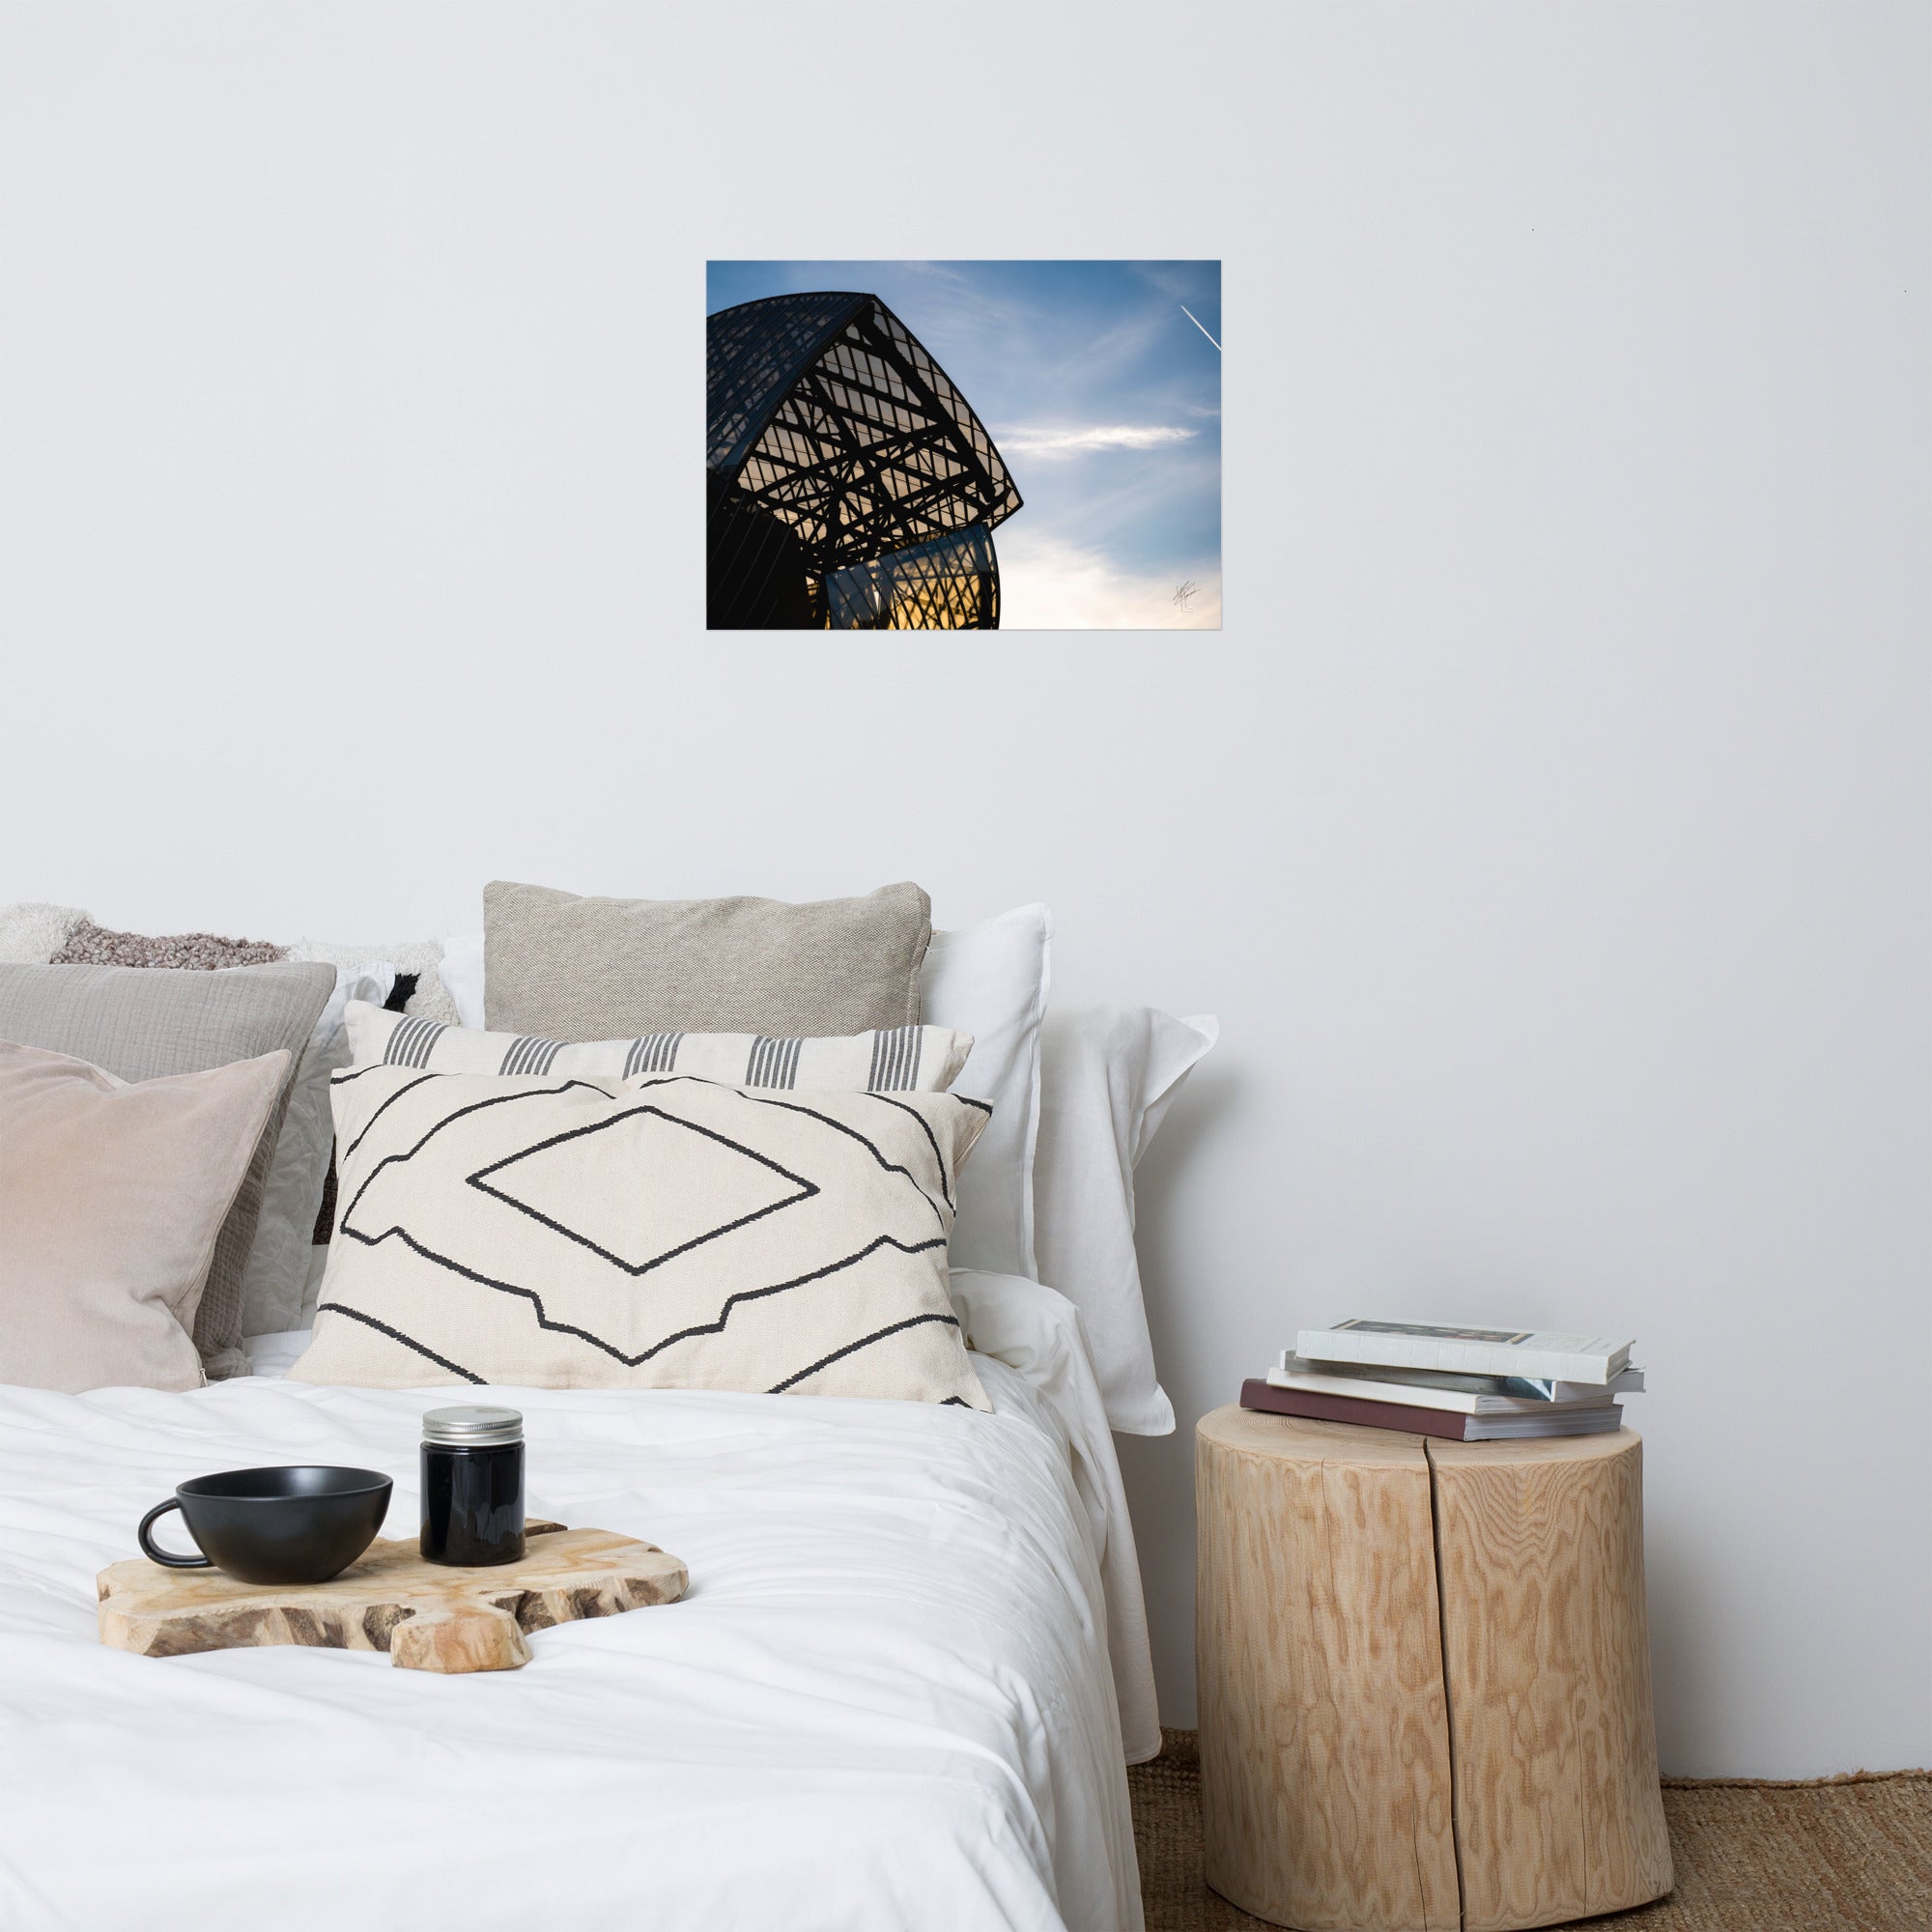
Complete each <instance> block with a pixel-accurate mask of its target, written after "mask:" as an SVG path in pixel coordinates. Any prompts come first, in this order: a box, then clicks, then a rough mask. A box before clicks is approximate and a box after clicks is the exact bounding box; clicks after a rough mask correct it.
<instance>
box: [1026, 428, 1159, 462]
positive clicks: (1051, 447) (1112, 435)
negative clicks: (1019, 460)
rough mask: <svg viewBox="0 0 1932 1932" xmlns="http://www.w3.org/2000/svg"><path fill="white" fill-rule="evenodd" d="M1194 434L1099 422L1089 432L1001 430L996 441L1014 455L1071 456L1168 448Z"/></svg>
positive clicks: (1074, 430) (1075, 430) (1080, 430)
mask: <svg viewBox="0 0 1932 1932" xmlns="http://www.w3.org/2000/svg"><path fill="white" fill-rule="evenodd" d="M1194 434H1195V432H1194V431H1193V430H1191V429H1171V428H1168V427H1167V426H1166V425H1164V424H1159V423H1096V424H1094V426H1093V427H1092V428H1090V429H1009V430H1002V431H1001V432H999V435H998V438H997V440H998V442H999V445H1000V447H1001V448H1002V449H1003V450H1009V451H1012V452H1013V453H1015V454H1024V455H1027V456H1071V455H1074V454H1075V453H1077V452H1078V451H1081V450H1086V449H1165V448H1167V447H1168V445H1169V444H1170V443H1176V442H1185V441H1186V440H1187V439H1188V438H1189V437H1191V436H1193V435H1194Z"/></svg>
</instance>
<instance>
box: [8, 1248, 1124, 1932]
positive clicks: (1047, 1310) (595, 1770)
mask: <svg viewBox="0 0 1932 1932" xmlns="http://www.w3.org/2000/svg"><path fill="white" fill-rule="evenodd" d="M955 1296H956V1298H957V1299H958V1300H959V1302H960V1305H961V1309H962V1314H963V1315H965V1316H966V1318H967V1325H968V1327H969V1329H970V1330H972V1332H973V1335H974V1340H975V1343H976V1345H977V1346H978V1347H980V1349H981V1350H982V1351H984V1350H992V1351H995V1352H997V1353H998V1354H1000V1355H1003V1356H1006V1357H1008V1358H1009V1359H1007V1360H998V1359H982V1360H981V1363H980V1374H981V1377H982V1378H983V1380H984V1382H985V1386H986V1391H987V1393H988V1395H989V1396H990V1397H991V1398H992V1400H993V1403H994V1406H995V1412H994V1413H993V1414H991V1415H980V1414H976V1413H973V1412H971V1411H968V1410H964V1409H959V1408H947V1407H933V1406H923V1405H918V1404H910V1403H894V1402H860V1401H836V1400H825V1399H813V1398H804V1397H767V1396H734V1395H721V1394H715V1393H688V1394H687V1393H669V1392H640V1393H611V1394H602V1393H592V1392H586V1391H569V1390H539V1389H526V1390H514V1391H513V1390H505V1391H502V1395H503V1398H504V1399H505V1400H507V1401H511V1402H513V1403H515V1404H516V1406H519V1407H521V1408H522V1409H523V1410H524V1413H525V1418H526V1435H527V1438H528V1442H529V1450H528V1460H529V1506H530V1510H531V1512H532V1514H534V1515H543V1516H549V1517H554V1518H556V1519H558V1520H562V1521H564V1522H568V1523H572V1524H580V1525H590V1526H596V1527H599V1528H604V1529H611V1530H618V1531H622V1532H624V1533H626V1534H629V1535H634V1536H639V1537H641V1538H644V1539H645V1540H647V1541H650V1542H653V1543H657V1544H660V1545H662V1546H663V1547H664V1548H667V1549H669V1550H672V1551H674V1552H675V1553H676V1554H677V1555H679V1556H681V1557H682V1558H684V1560H685V1562H686V1563H687V1564H688V1565H689V1566H690V1571H691V1577H692V1582H691V1590H690V1593H689V1595H688V1596H687V1597H686V1598H685V1600H684V1601H683V1602H682V1603H679V1604H675V1605H664V1606H660V1607H655V1608H651V1609H646V1610H639V1611H633V1612H631V1613H629V1614H627V1615H624V1616H619V1617H613V1618H610V1619H608V1620H603V1621H597V1622H588V1623H579V1624H571V1625H566V1626H564V1627H562V1628H560V1629H557V1630H554V1631H548V1632H545V1633H542V1634H539V1635H538V1636H537V1637H536V1638H535V1639H534V1640H533V1643H532V1648H533V1650H534V1652H535V1657H534V1661H533V1662H531V1663H529V1664H528V1665H527V1666H526V1668H524V1669H522V1670H518V1671H508V1672H503V1673H498V1674H492V1675H487V1676H471V1677H452V1678H445V1677H437V1676H432V1675H429V1674H426V1673H418V1672H414V1671H406V1670H398V1669H395V1668H393V1667H392V1666H391V1664H390V1662H389V1661H388V1659H387V1658H386V1657H382V1656H375V1655H370V1654H360V1653H355V1652H347V1651H322V1650H300V1649H263V1650H235V1651H224V1652H215V1653H212V1654H209V1655H206V1656H200V1657H184V1658H170V1659H153V1658H139V1657H129V1656H126V1655H122V1654H120V1653H117V1652H114V1651H109V1650H107V1649H104V1648H103V1647H102V1646H100V1645H99V1643H98V1642H97V1640H96V1635H95V1593H94V1577H95V1575H96V1573H97V1572H98V1571H99V1570H100V1569H101V1568H102V1567H103V1566H104V1565H106V1564H108V1563H110V1562H114V1561H116V1560H118V1559H120V1558H123V1557H126V1556H128V1555H130V1554H132V1553H134V1542H133V1531H134V1525H135V1523H136V1521H137V1520H139V1517H140V1515H141V1513H142V1511H143V1510H144V1509H145V1508H146V1507H147V1506H148V1505H149V1504H151V1503H153V1502H156V1501H158V1500H160V1499H161V1498H162V1497H163V1496H165V1495H166V1494H167V1493H168V1492H170V1491H171V1490H172V1488H173V1486H174V1484H175V1483H176V1482H178V1481H180V1480H181V1479H183V1478H185V1477H186V1476H190V1475H196V1474H202V1473H205V1472H208V1471H212V1470H217V1469H223V1468H234V1467H239V1466H242V1465H245V1464H250V1463H265V1462H300V1461H309V1462H327V1463H355V1464H359V1465H364V1466H369V1467H375V1468H381V1469H384V1470H386V1471H387V1472H388V1473H389V1474H391V1475H392V1476H393V1477H394V1478H395V1482H396V1490H395V1496H394V1500H393V1503H392V1505H391V1508H390V1514H389V1520H388V1522H387V1524H386V1533H388V1534H390V1535H404V1536H407V1535H409V1534H411V1533H412V1529H413V1526H414V1523H415V1520H416V1502H417V1498H416V1444H417V1440H418V1434H417V1417H418V1416H419V1415H420V1413H421V1411H422V1410H423V1409H425V1408H429V1407H434V1406H439V1405H440V1404H444V1403H447V1402H448V1401H449V1400H450V1399H451V1392H450V1391H449V1390H448V1389H438V1390H420V1391H405V1392H377V1391H365V1390H358V1389H334V1388H318V1387H309V1386H301V1385H297V1384H293V1383H286V1382H281V1381H278V1380H273V1379H268V1378H262V1377H257V1378H249V1379H246V1380H241V1381H233V1382H227V1383H222V1384H217V1385H216V1386H214V1387H212V1388H208V1389H203V1390H199V1391H197V1392H195V1393H194V1394H191V1395H164V1394H158V1393H155V1392H152V1391H147V1390H135V1389H117V1390H103V1391H99V1392H97V1393H95V1394H91V1395H85V1396H63V1395H54V1394H47V1393H43V1392H39V1391H33V1390H25V1389H13V1388H6V1389H0V1727H4V1733H5V1735H4V1739H0V1745H4V1748H0V1926H4V1927H5V1928H6V1932H36V1928H42V1927H56V1926H58V1927H90V1928H91V1927H97V1926H98V1927H103V1928H105V1927H114V1928H117V1932H119V1928H126V1927H129V1926H137V1927H142V1928H147V1932H170V1929H171V1928H175V1927H181V1928H188V1927H193V1928H197V1932H230V1928H237V1929H238V1932H239V1928H242V1927H247V1928H250V1932H285V1928H286V1929H287V1932H297V1928H306V1927H318V1928H321V1927H327V1928H328V1932H344V1929H345V1928H352V1927H354V1928H368V1932H385V1928H388V1927H391V1926H394V1927H409V1928H412V1932H414V1928H420V1929H421V1932H442V1928H445V1927H447V1928H474V1932H487V1928H496V1927H502V1928H510V1927H514V1928H516V1932H547V1928H550V1927H552V1926H564V1925H616V1924H625V1925H641V1926H649V1927H654V1928H664V1932H679V1928H684V1927H691V1928H694V1932H696V1928H706V1932H715V1929H716V1928H729V1927H739V1926H743V1927H759V1928H773V1932H808V1929H809V1928H817V1927H824V1928H828V1932H831V1928H837V1932H867V1928H873V1927H877V1928H881V1929H882V1932H884V1928H891V1932H906V1929H907V1928H920V1932H923V1928H928V1927H929V1928H934V1932H938V1929H939V1928H947V1927H959V1928H973V1932H990V1928H994V1927H1002V1928H1005V1927H1029V1928H1030V1927H1040V1928H1048V1927H1059V1926H1063V1925H1064V1926H1067V1927H1094V1928H1115V1927H1121V1928H1129V1932H1131V1928H1136V1927H1138V1926H1139V1925H1140V1924H1141V1911H1140V1897H1139V1887H1138V1881H1137V1878H1136V1874H1135V1864H1134V1849H1133V1834H1132V1828H1131V1823H1130V1820H1129V1816H1128V1810H1127V1798H1126V1788H1125V1778H1124V1773H1123V1740H1122V1717H1121V1711H1122V1708H1124V1709H1125V1710H1126V1712H1127V1733H1128V1734H1127V1737H1126V1740H1125V1743H1126V1747H1127V1748H1126V1751H1125V1752H1124V1755H1132V1756H1143V1755H1146V1754H1147V1753H1148V1751H1149V1750H1150V1749H1151V1748H1152V1747H1153V1746H1154V1745H1156V1744H1157V1742H1158V1738H1157V1732H1155V1731H1154V1730H1153V1723H1154V1719H1153V1711H1152V1704H1151V1690H1150V1689H1149V1686H1148V1682H1147V1672H1146V1645H1145V1626H1144V1624H1143V1623H1142V1622H1141V1620H1140V1605H1139V1594H1138V1579H1137V1577H1132V1565H1133V1554H1132V1544H1131V1539H1130V1538H1129V1537H1128V1536H1126V1534H1125V1528H1124V1515H1123V1514H1122V1513H1120V1512H1119V1488H1118V1473H1117V1471H1116V1470H1115V1468H1114V1464H1113V1457H1112V1447H1111V1443H1110V1442H1108V1441H1107V1439H1106V1436H1105V1432H1104V1426H1102V1427H1101V1428H1100V1430H1099V1435H1098V1439H1097V1440H1096V1439H1095V1437H1094V1429H1093V1427H1092V1420H1091V1415H1090V1414H1089V1413H1088V1409H1089V1406H1090V1405H1094V1406H1096V1405H1097V1395H1096V1394H1094V1392H1093V1384H1092V1376H1091V1373H1090V1372H1088V1371H1086V1369H1085V1366H1084V1356H1083V1355H1082V1354H1081V1353H1080V1350H1079V1348H1078V1340H1077V1338H1078V1329H1077V1324H1076V1323H1075V1322H1074V1321H1073V1319H1072V1316H1071V1310H1070V1305H1069V1304H1067V1303H1065V1302H1064V1301H1062V1300H1061V1299H1060V1297H1058V1296H1053V1295H1051V1294H1050V1293H1049V1292H1047V1291H1042V1290H1039V1289H1037V1288H1036V1287H1034V1286H1033V1285H1032V1284H1019V1283H1008V1282H1006V1281H1005V1280H1004V1279H1003V1278H999V1277H990V1276H979V1277H961V1278H960V1279H959V1281H958V1282H957V1283H956V1284H955ZM1069 1338H1070V1339H1069ZM1013 1362H1017V1363H1018V1364H1019V1365H1020V1366H1019V1367H1017V1368H1016V1367H1014V1366H1012V1365H1011V1364H1012V1363H1013ZM1022 1371H1024V1373H1022ZM495 1393H496V1392H495V1391H493V1394H495ZM170 1522H172V1523H174V1524H175V1527H174V1529H173V1530H172V1532H170V1531H169V1529H168V1527H167V1525H168V1523H170ZM162 1534H163V1535H164V1536H169V1537H170V1538H171V1540H172V1541H174V1542H175V1543H176V1544H177V1545H180V1544H181V1543H182V1541H183V1537H182V1532H181V1530H180V1527H179V1522H178V1520H177V1519H165V1520H164V1521H163V1525H162ZM1103 1570H1104V1571H1105V1572H1106V1573H1107V1574H1108V1575H1109V1576H1110V1577H1112V1578H1113V1580H1114V1583H1115V1588H1114V1591H1113V1597H1114V1601H1113V1604H1112V1605H1111V1610H1112V1615H1113V1621H1114V1625H1115V1638H1114V1644H1113V1653H1112V1655H1111V1657H1110V1648H1109V1640H1108V1619H1109V1611H1110V1605H1109V1602H1108V1592H1107V1589H1106V1587H1105V1585H1103V1580H1102V1577H1103ZM1129 1579H1131V1580H1129ZM1116 1671H1118V1672H1119V1674H1120V1676H1121V1679H1122V1690H1123V1699H1122V1703H1121V1704H1117V1700H1116V1694H1115V1686H1114V1678H1113V1674H1114V1672H1116Z"/></svg>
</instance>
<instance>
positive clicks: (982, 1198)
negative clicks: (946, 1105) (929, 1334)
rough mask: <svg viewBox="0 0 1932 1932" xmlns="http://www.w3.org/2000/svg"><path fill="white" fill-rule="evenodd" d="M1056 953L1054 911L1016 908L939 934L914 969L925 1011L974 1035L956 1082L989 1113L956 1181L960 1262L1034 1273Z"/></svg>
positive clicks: (955, 1249) (956, 1258) (955, 1242)
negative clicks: (1045, 1056) (1042, 1048)
mask: <svg viewBox="0 0 1932 1932" xmlns="http://www.w3.org/2000/svg"><path fill="white" fill-rule="evenodd" d="M1052 959H1053V918H1052V915H1051V914H1050V913H1049V912H1048V911H1047V909H1046V907H1045V906H1043V905H1023V906H1015V907H1014V908H1013V910H1012V911H1011V912H1003V913H1001V914H1000V915H999V916H998V917H997V918H994V919H988V920H982V921H981V922H980V923H979V924H978V925H969V926H966V927H964V928H962V929H961V930H959V931H957V932H935V933H934V934H933V935H932V944H931V945H930V946H929V947H927V948H926V953H925V965H924V967H923V970H922V971H921V974H920V1009H921V1017H922V1018H923V1019H924V1021H925V1022H926V1024H927V1025H928V1026H941V1027H952V1028H954V1029H956V1030H957V1031H958V1032H960V1033H968V1034H971V1035H972V1036H973V1052H972V1056H971V1058H970V1059H969V1060H968V1061H967V1062H966V1065H965V1066H964V1067H962V1068H961V1069H960V1073H959V1077H958V1079H957V1080H956V1081H954V1082H953V1086H954V1088H955V1090H956V1091H957V1092H959V1093H961V1094H972V1095H973V1097H974V1098H975V1099H979V1100H984V1101H986V1102H987V1103H988V1104H989V1105H990V1106H991V1107H992V1109H993V1118H992V1121H991V1122H990V1123H989V1124H988V1125H987V1128H986V1131H985V1133H984V1134H982V1135H981V1136H980V1145H979V1146H978V1147H977V1148H975V1149H974V1150H973V1165H972V1166H971V1167H970V1168H969V1169H968V1170H967V1171H966V1173H965V1174H964V1175H963V1176H962V1177H961V1178H960V1181H959V1225H958V1226H957V1227H956V1228H955V1229H954V1230H953V1232H952V1259H953V1262H954V1264H955V1265H957V1266H959V1267H975V1268H985V1269H987V1270H988V1271H989V1272H991V1273H994V1274H1018V1275H1026V1276H1028V1277H1029V1278H1030V1279H1035V1280H1037V1279H1038V1276H1039V1270H1038V1268H1037V1265H1036V1262H1035V1254H1034V1198H1033V1197H1034V1149H1035V1143H1036V1140H1037V1136H1038V1133H1039V1028H1040V1020H1041V1017H1042V1015H1043V1014H1044V1013H1045V1011H1046V996H1047V989H1048V984H1049V981H1050V978H1051V971H1052Z"/></svg>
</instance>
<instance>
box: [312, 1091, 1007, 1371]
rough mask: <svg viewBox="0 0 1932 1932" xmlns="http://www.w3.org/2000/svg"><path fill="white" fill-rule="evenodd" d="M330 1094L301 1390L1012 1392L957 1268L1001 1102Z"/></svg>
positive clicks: (905, 1095) (756, 1095)
mask: <svg viewBox="0 0 1932 1932" xmlns="http://www.w3.org/2000/svg"><path fill="white" fill-rule="evenodd" d="M331 1098H332V1101H333V1105H334V1111H335V1135H336V1143H337V1146H338V1149H339V1150H340V1158H341V1163H342V1177H341V1204H342V1205H341V1208H340V1217H339V1220H338V1224H337V1229H336V1239H335V1241H334V1243H333V1244H332V1246H331V1248H330V1250H329V1260H328V1271H327V1275H326V1276H325V1277H324V1279H323V1284H322V1291H321V1296H320V1303H319V1308H318V1313H317V1317H316V1326H315V1339H314V1341H313V1342H312V1343H311V1344H310V1346H309V1348H308V1350H306V1352H304V1353H303V1355H302V1356H301V1358H300V1359H299V1360H298V1362H297V1363H296V1365H295V1367H294V1368H293V1369H292V1370H291V1371H290V1374H291V1377H292V1378H293V1379H295V1380H298V1381H309V1382H327V1383H338V1384H354V1385H358V1386H363V1387H371V1388H414V1387H423V1386H427V1385H433V1384H437V1383H442V1382H449V1381H472V1382H497V1383H515V1384H519V1385H522V1386H525V1387H538V1388H718V1389H738V1390H752V1391H766V1392H770V1393H774V1394H778V1393H786V1392H796V1393H800V1394H808V1395H851V1396H879V1397H893V1398H898V1399H901V1400H905V1401H912V1402H933V1403H956V1404H960V1405H962V1406H967V1407H971V1408H985V1407H987V1406H989V1405H988V1403H987V1401H986V1397H985V1394H984V1392H983V1391H982V1389H981V1388H980V1379H979V1377H978V1376H977V1375H976V1374H975V1373H974V1370H973V1365H972V1363H971V1361H970V1360H969V1359H968V1357H967V1354H966V1350H965V1346H964V1343H963V1340H962V1338H961V1335H960V1329H959V1321H958V1318H957V1317H956V1316H955V1315H954V1313H953V1310H952V1302H951V1300H950V1299H949V1297H948V1293H947V1259H946V1258H947V1243H948V1240H949V1238H950V1236H951V1234H952V1221H953V1213H954V1207H955V1203H956V1202H957V1199H958V1193H957V1177H958V1172H959V1168H960V1165H961V1163H962V1162H963V1161H964V1160H965V1158H966V1155H967V1153H968V1152H969V1151H970V1150H971V1148H972V1146H973V1143H974V1142H975V1141H976V1140H977V1139H978V1138H979V1136H980V1129H981V1128H982V1127H983V1126H984V1124H985V1121H986V1108H985V1107H984V1105H983V1104H980V1103H976V1102H974V1101H971V1100H965V1099H961V1098H958V1097H955V1096H954V1095H952V1094H925V1093H918V1092H902V1093H892V1094H864V1093H828V1092H821V1091H810V1092H808V1091H794V1090H786V1091H773V1090H770V1089H759V1088H751V1087H738V1086H727V1085H723V1084H720V1083H716V1082H713V1081H709V1080H702V1079H695V1078H692V1077H690V1076H688V1075H683V1074H668V1075H667V1074H644V1075H639V1076H638V1077H635V1078H633V1079H629V1080H616V1079H604V1080H596V1079H589V1078H585V1077H582V1076H578V1075H572V1074H567V1073H552V1074H549V1075H544V1076H534V1075H532V1076H504V1075H471V1074H461V1073H449V1074H441V1073H436V1072H432V1071H425V1070H421V1069H418V1068H415V1067H412V1066H398V1065H386V1064H381V1065H371V1066H366V1067H357V1068H355V1069H353V1070H351V1071H348V1072H344V1073H338V1074H337V1075H336V1076H335V1081H334V1086H333V1090H332V1094H331Z"/></svg>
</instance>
